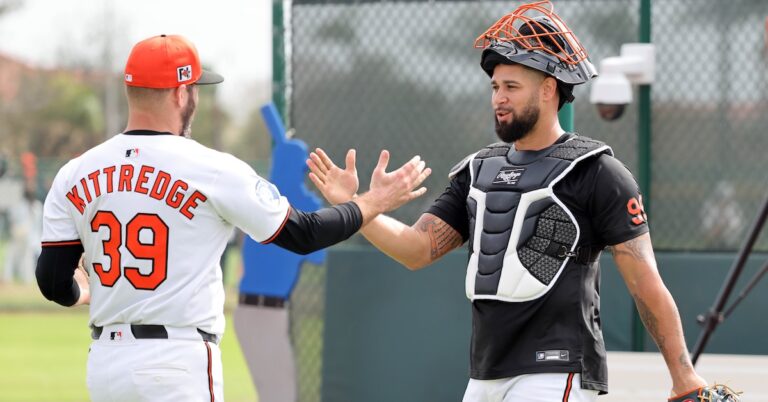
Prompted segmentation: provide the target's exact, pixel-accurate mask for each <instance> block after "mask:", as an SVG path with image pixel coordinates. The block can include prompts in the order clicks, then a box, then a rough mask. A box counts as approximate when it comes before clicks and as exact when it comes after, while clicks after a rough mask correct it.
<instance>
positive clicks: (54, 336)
mask: <svg viewBox="0 0 768 402" xmlns="http://www.w3.org/2000/svg"><path fill="white" fill-rule="evenodd" d="M227 318H229V317H227ZM227 324H228V325H227V333H226V335H225V336H224V340H223V341H222V343H221V350H222V359H223V361H224V394H225V399H226V400H227V401H237V402H241V401H254V400H256V395H255V391H254V388H253V385H252V384H251V379H250V376H249V374H248V368H247V367H246V365H245V361H244V360H243V357H242V354H241V353H240V347H239V345H238V343H237V339H236V337H235V332H234V329H233V328H232V327H231V324H230V323H229V322H228V323H227ZM0 328H2V331H0V365H1V366H0V367H1V368H0V371H2V375H0V390H2V392H0V401H3V402H5V401H7V402H21V401H30V402H31V401H35V402H48V401H50V402H64V401H87V400H88V391H87V389H86V386H85V365H86V360H87V358H88V345H89V344H90V336H89V334H90V332H89V330H88V314H87V312H86V310H85V309H79V311H71V312H70V311H66V310H65V311H62V312H18V313H0Z"/></svg>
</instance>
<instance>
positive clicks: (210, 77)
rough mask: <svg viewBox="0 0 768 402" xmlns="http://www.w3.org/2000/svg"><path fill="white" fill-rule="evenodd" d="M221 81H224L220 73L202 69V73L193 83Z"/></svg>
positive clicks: (206, 83)
mask: <svg viewBox="0 0 768 402" xmlns="http://www.w3.org/2000/svg"><path fill="white" fill-rule="evenodd" d="M223 81H224V77H222V76H221V75H220V74H216V73H213V72H210V71H206V70H203V74H201V75H200V78H199V79H198V80H197V81H195V85H210V84H218V83H220V82H223Z"/></svg>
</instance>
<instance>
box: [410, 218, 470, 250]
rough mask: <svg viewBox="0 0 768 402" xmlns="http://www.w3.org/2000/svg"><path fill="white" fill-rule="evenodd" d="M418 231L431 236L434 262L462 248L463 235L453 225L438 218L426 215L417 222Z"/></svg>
mask: <svg viewBox="0 0 768 402" xmlns="http://www.w3.org/2000/svg"><path fill="white" fill-rule="evenodd" d="M415 226H416V229H417V230H419V231H422V232H425V233H427V234H428V235H429V240H430V256H431V257H432V260H436V259H438V258H440V257H441V256H442V255H443V254H445V253H447V252H449V251H451V250H453V249H455V248H456V247H459V246H461V243H463V241H462V238H461V235H460V234H459V232H457V231H456V230H455V229H454V228H452V227H451V225H449V224H447V223H445V222H444V221H443V220H442V219H440V218H438V217H436V216H430V215H424V216H422V218H421V219H419V221H418V222H416V225H415Z"/></svg>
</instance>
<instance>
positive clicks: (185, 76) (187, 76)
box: [176, 65, 192, 82]
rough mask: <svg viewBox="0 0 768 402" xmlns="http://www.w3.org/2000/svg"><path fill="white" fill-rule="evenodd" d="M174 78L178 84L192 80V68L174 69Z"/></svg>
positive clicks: (189, 66)
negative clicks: (176, 78)
mask: <svg viewBox="0 0 768 402" xmlns="http://www.w3.org/2000/svg"><path fill="white" fill-rule="evenodd" d="M176 76H177V77H178V79H179V82H184V81H189V80H191V79H192V66H191V65H188V66H184V67H179V68H177V69H176Z"/></svg>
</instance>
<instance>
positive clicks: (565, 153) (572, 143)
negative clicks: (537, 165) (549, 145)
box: [549, 135, 613, 161]
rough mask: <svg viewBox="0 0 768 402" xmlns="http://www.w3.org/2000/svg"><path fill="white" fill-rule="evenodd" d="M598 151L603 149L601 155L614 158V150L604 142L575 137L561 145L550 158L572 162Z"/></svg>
mask: <svg viewBox="0 0 768 402" xmlns="http://www.w3.org/2000/svg"><path fill="white" fill-rule="evenodd" d="M598 149H602V151H601V152H600V153H607V154H609V155H611V156H613V150H611V147H609V146H608V145H606V144H605V143H604V142H602V141H598V140H593V139H591V138H589V137H583V136H580V135H574V136H573V137H571V138H570V139H569V140H567V141H565V142H563V143H562V144H560V145H559V146H558V147H557V149H555V150H554V151H553V152H552V153H551V154H549V156H551V157H553V158H559V159H565V160H569V161H572V160H575V159H578V158H579V157H581V156H583V155H586V154H588V153H591V152H593V151H597V150H598Z"/></svg>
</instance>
